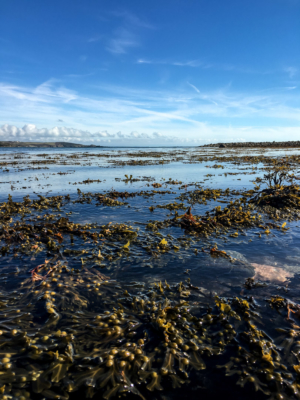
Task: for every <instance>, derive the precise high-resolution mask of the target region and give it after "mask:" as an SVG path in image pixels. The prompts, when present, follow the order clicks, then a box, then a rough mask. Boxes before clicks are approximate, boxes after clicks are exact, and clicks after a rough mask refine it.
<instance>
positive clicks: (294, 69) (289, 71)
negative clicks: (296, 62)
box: [284, 67, 299, 78]
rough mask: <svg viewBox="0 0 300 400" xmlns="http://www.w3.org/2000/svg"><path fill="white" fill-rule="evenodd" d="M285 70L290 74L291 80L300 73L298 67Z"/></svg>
mask: <svg viewBox="0 0 300 400" xmlns="http://www.w3.org/2000/svg"><path fill="white" fill-rule="evenodd" d="M284 70H285V72H287V73H288V74H289V77H290V78H294V77H295V76H296V75H297V74H298V72H299V69H298V68H296V67H287V68H285V69H284Z"/></svg>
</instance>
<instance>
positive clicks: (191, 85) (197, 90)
mask: <svg viewBox="0 0 300 400" xmlns="http://www.w3.org/2000/svg"><path fill="white" fill-rule="evenodd" d="M187 84H188V85H189V86H190V87H191V88H193V89H194V90H195V91H196V92H197V93H200V90H199V89H198V88H197V87H196V86H195V85H193V84H191V83H190V82H187Z"/></svg>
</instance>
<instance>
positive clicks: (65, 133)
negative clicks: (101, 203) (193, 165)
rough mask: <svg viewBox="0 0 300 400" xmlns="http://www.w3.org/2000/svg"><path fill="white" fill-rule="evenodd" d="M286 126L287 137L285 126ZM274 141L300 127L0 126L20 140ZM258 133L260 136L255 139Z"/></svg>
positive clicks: (7, 137)
mask: <svg viewBox="0 0 300 400" xmlns="http://www.w3.org/2000/svg"><path fill="white" fill-rule="evenodd" d="M283 129H284V133H285V135H284V139H281V137H282V130H283ZM249 136H250V137H251V139H250V141H273V140H278V141H279V140H283V141H284V140H296V139H297V138H299V128H297V127H292V128H290V127H289V128H266V129H264V136H263V137H264V139H262V131H261V130H260V129H253V128H251V127H241V128H239V129H237V128H235V129H232V128H225V129H224V128H223V129H222V130H221V132H220V128H219V127H210V128H209V129H206V132H205V133H204V134H203V137H205V138H204V139H201V138H199V139H193V138H189V137H186V138H178V137H176V136H168V135H163V134H161V133H158V132H153V133H151V134H148V133H143V132H141V133H140V132H137V131H133V132H130V133H129V134H125V133H122V132H120V131H119V132H116V133H109V132H108V131H96V132H90V131H88V130H81V129H74V128H67V127H58V126H56V127H53V128H38V127H37V126H36V125H34V124H27V125H24V126H23V127H22V128H19V127H17V126H15V125H9V124H4V125H2V126H0V141H19V142H49V141H50V142H71V143H72V142H74V143H80V144H94V145H102V146H114V147H118V146H174V145H176V146H180V145H185V146H198V145H202V144H207V143H216V142H235V141H236V142H244V141H249ZM253 137H256V138H257V139H256V140H254V139H252V138H253Z"/></svg>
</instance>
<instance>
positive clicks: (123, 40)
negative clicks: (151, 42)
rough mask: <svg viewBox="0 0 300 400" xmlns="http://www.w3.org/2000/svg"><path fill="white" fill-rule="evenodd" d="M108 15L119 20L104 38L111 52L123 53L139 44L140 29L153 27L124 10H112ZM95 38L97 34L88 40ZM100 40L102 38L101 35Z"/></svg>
mask: <svg viewBox="0 0 300 400" xmlns="http://www.w3.org/2000/svg"><path fill="white" fill-rule="evenodd" d="M110 15H112V16H113V17H114V18H116V19H118V20H120V24H119V26H118V27H117V28H116V29H115V30H114V31H113V32H112V34H111V36H110V38H109V39H106V46H105V48H106V50H107V51H109V52H110V53H112V54H116V55H118V54H125V53H127V52H128V51H129V50H130V49H131V48H134V47H138V46H140V45H141V39H140V34H141V31H142V30H145V29H155V27H154V26H153V25H152V24H150V23H148V22H146V21H145V20H143V19H142V18H140V17H138V16H137V15H135V14H133V13H131V12H129V11H126V10H119V11H113V12H111V13H110ZM96 38H97V36H95V38H90V39H89V40H88V41H89V42H91V41H96V40H94V39H96ZM100 40H102V37H101V39H100Z"/></svg>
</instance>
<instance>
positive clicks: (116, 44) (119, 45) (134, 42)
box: [106, 28, 140, 54]
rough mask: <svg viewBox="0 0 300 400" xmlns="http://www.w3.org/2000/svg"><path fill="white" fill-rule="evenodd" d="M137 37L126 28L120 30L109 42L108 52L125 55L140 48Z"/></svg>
mask: <svg viewBox="0 0 300 400" xmlns="http://www.w3.org/2000/svg"><path fill="white" fill-rule="evenodd" d="M139 45H140V43H139V40H138V38H137V35H135V34H134V33H132V32H130V31H129V30H128V29H126V28H119V29H117V30H116V31H115V33H114V35H113V37H112V38H111V39H110V40H109V41H108V44H107V46H106V50H108V51H109V52H110V53H113V54H125V53H127V51H128V50H129V49H130V48H132V47H137V46H139Z"/></svg>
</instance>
